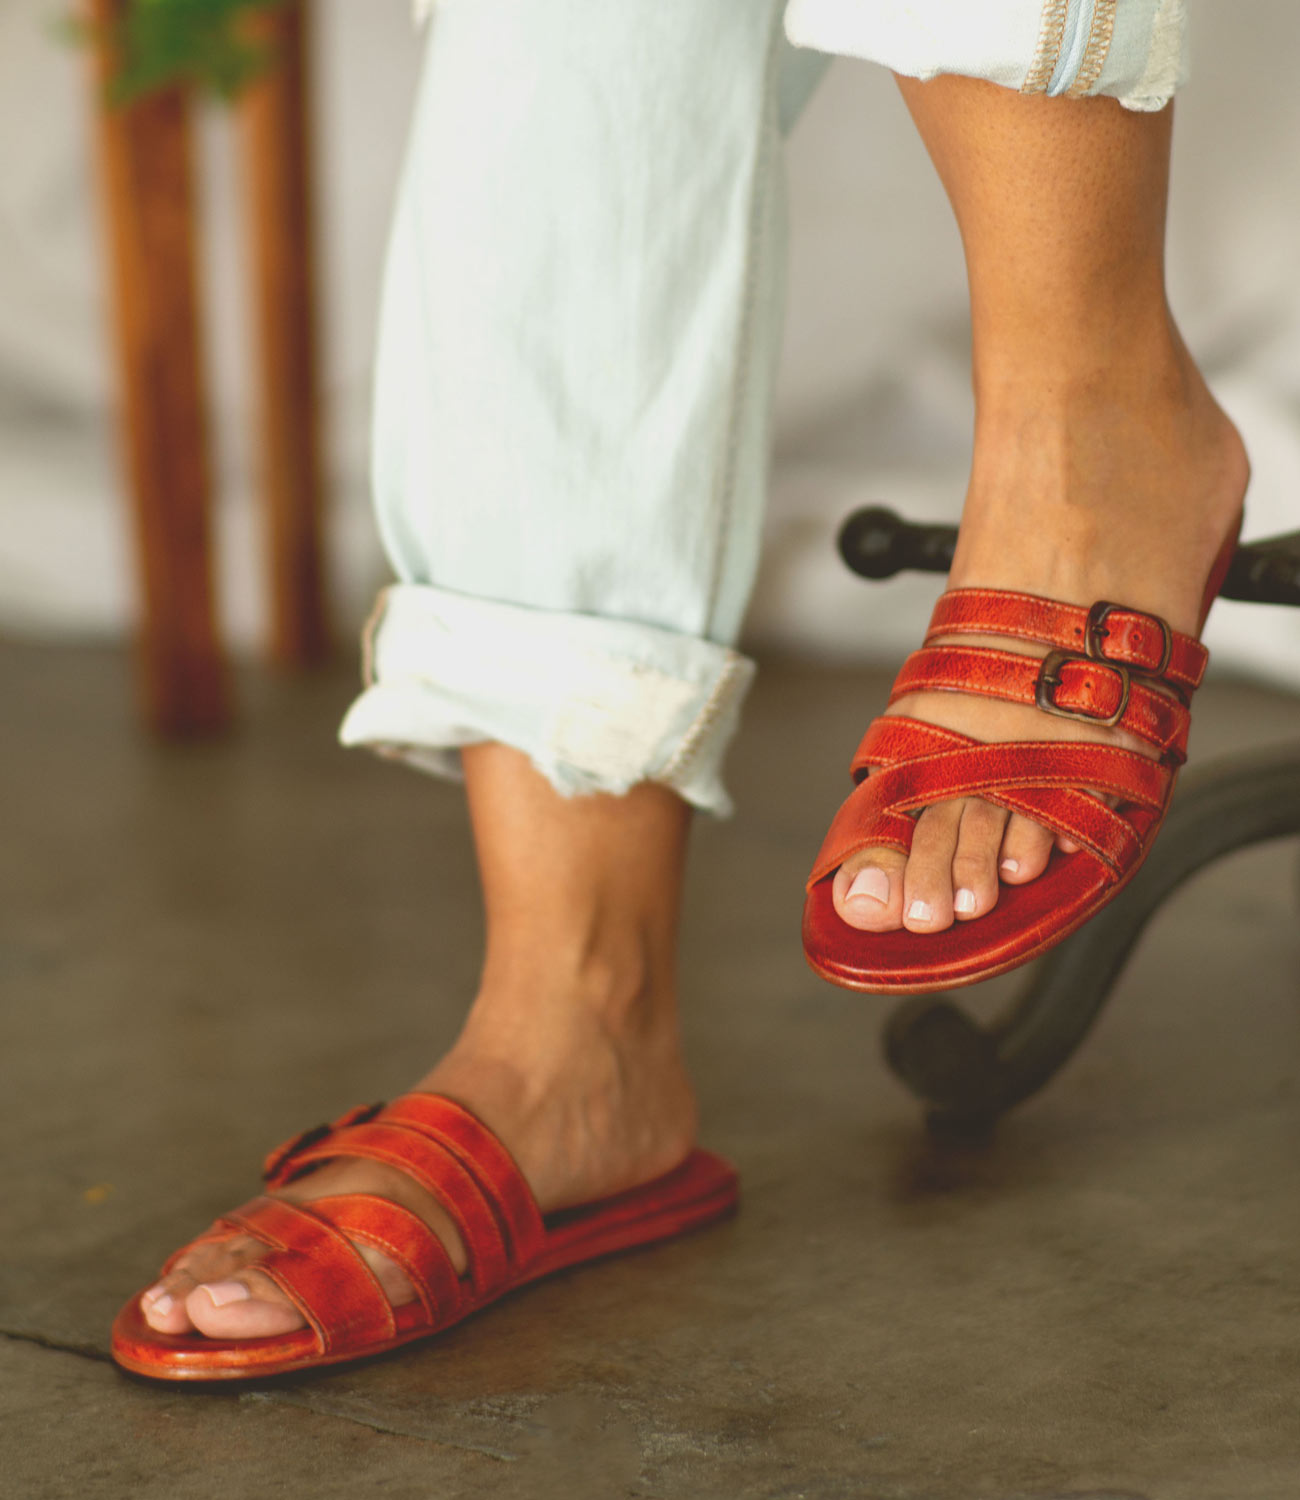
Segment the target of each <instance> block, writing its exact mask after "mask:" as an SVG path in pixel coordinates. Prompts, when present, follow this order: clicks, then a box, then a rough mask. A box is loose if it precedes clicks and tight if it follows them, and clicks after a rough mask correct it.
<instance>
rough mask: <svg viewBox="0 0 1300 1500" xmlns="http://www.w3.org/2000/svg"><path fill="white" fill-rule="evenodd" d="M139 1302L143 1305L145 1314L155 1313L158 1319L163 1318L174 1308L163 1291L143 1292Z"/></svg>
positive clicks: (169, 1298) (169, 1297)
mask: <svg viewBox="0 0 1300 1500" xmlns="http://www.w3.org/2000/svg"><path fill="white" fill-rule="evenodd" d="M140 1300H141V1301H142V1302H143V1303H144V1305H145V1310H146V1311H147V1312H151V1313H157V1314H158V1316H159V1317H160V1318H165V1317H166V1316H167V1314H168V1313H169V1312H171V1310H172V1308H173V1307H174V1306H175V1303H173V1301H172V1299H171V1296H170V1295H169V1294H168V1293H167V1292H163V1291H154V1292H145V1294H144V1295H143V1296H142V1297H141V1299H140Z"/></svg>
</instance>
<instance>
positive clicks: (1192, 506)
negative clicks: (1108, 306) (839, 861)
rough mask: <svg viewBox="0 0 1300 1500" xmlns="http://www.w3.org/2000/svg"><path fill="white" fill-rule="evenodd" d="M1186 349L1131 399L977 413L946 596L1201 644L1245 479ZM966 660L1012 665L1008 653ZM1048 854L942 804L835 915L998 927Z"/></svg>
mask: <svg viewBox="0 0 1300 1500" xmlns="http://www.w3.org/2000/svg"><path fill="white" fill-rule="evenodd" d="M1174 339H1175V345H1174V349H1173V352H1172V355H1171V357H1170V359H1169V360H1168V361H1166V368H1164V369H1163V370H1156V371H1154V372H1148V373H1149V378H1135V379H1132V380H1131V384H1130V385H1129V386H1128V388H1123V387H1122V386H1121V384H1120V382H1119V379H1118V377H1117V378H1116V379H1115V380H1108V381H1107V383H1106V384H1105V386H1104V387H1103V388H1101V389H1098V388H1096V387H1095V386H1094V387H1093V388H1091V389H1084V390H1081V391H1076V392H1062V391H1061V389H1059V388H1057V389H1055V390H1052V389H1050V388H1049V389H1048V390H1046V391H1044V392H1041V393H1040V392H1037V391H1035V392H1034V393H1033V399H1032V400H1028V401H1027V400H1025V399H1024V392H1023V391H1020V392H1018V393H1017V395H1016V398H1015V399H1014V400H1009V401H1005V402H998V401H991V402H990V401H986V402H984V403H982V406H981V410H980V416H979V422H978V425H977V433H976V444H975V458H974V464H973V468H972V477H971V484H970V489H969V492H968V495H967V500H966V506H965V510H964V513H963V517H962V524H961V531H960V534H959V541H958V547H957V553H956V557H955V559H954V563H953V568H952V572H951V574H950V576H949V581H948V586H949V587H950V588H972V587H985V588H1002V589H1012V590H1018V591H1020V592H1024V593H1032V594H1040V595H1045V596H1047V597H1049V598H1053V599H1058V600H1061V601H1062V602H1065V603H1070V604H1080V605H1084V606H1088V605H1091V604H1092V603H1094V602H1095V601H1096V600H1099V599H1107V600H1112V601H1115V602H1119V603H1124V604H1127V605H1130V606H1131V607H1133V608H1134V609H1140V610H1144V611H1147V612H1149V613H1154V614H1157V615H1161V616H1163V617H1164V619H1165V620H1166V621H1168V623H1169V624H1170V625H1171V626H1172V627H1173V628H1174V629H1175V630H1180V631H1183V632H1186V633H1187V634H1190V635H1197V634H1199V631H1200V623H1201V622H1200V614H1201V603H1202V594H1203V591H1204V588H1205V583H1206V579H1207V577H1208V575H1209V573H1210V570H1211V567H1212V565H1213V562H1214V559H1215V557H1216V556H1217V554H1218V552H1219V549H1220V547H1221V546H1222V544H1223V541H1224V538H1225V537H1226V536H1227V534H1228V533H1229V532H1230V531H1231V530H1232V528H1233V527H1234V526H1235V524H1236V519H1237V516H1238V514H1239V512H1240V510H1241V505H1242V500H1243V497H1244V495H1245V491H1246V483H1247V479H1248V477H1249V465H1248V462H1247V459H1246V453H1245V449H1244V448H1243V446H1242V443H1241V439H1240V437H1239V435H1238V433H1237V431H1236V429H1235V428H1234V427H1233V426H1232V424H1231V422H1229V420H1228V419H1227V417H1226V416H1225V415H1224V414H1223V412H1222V411H1221V410H1220V409H1219V407H1218V406H1217V405H1216V404H1215V402H1214V399H1213V397H1212V396H1211V395H1210V392H1209V391H1208V389H1207V388H1206V386H1205V383H1204V381H1203V380H1202V379H1201V376H1200V374H1199V372H1198V371H1197V370H1196V367H1195V366H1194V365H1193V364H1192V362H1191V359H1190V357H1189V356H1188V355H1187V354H1186V351H1185V350H1184V349H1183V348H1182V345H1181V343H1180V342H1177V336H1176V334H1175V335H1174ZM1129 373H1130V376H1133V375H1136V374H1137V373H1138V372H1129ZM962 643H963V644H965V645H968V646H969V645H989V646H994V647H997V648H999V649H1001V650H1004V651H1005V650H1011V649H1016V647H1015V646H1014V645H1013V643H1011V642H1009V641H1008V640H1006V639H1005V638H998V639H987V640H983V639H980V638H978V637H971V636H967V637H964V638H963V640H962ZM1019 649H1021V650H1023V651H1024V652H1026V653H1032V654H1036V655H1039V656H1042V655H1045V654H1046V650H1047V648H1046V647H1043V648H1040V649H1038V648H1035V647H1034V646H1033V645H1032V644H1030V643H1024V644H1022V645H1021V646H1020V647H1019ZM890 712H891V713H894V714H903V715H907V716H910V717H912V718H917V719H923V720H926V721H928V722H930V723H934V724H939V725H942V726H943V727H944V728H947V729H952V730H956V731H958V732H959V733H962V734H968V735H971V736H972V737H974V738H976V739H979V740H985V741H998V740H1012V739H1044V740H1046V739H1074V740H1080V739H1090V740H1095V741H1098V742H1110V743H1114V744H1120V745H1123V746H1125V747H1126V748H1128V749H1132V750H1137V751H1141V752H1143V753H1145V754H1148V755H1154V753H1155V752H1154V750H1153V749H1152V748H1151V747H1150V746H1148V745H1146V744H1145V742H1143V741H1140V740H1138V739H1136V738H1134V737H1133V736H1131V735H1127V734H1124V733H1123V732H1122V731H1119V730H1114V729H1105V728H1097V727H1093V726H1091V725H1086V724H1081V723H1079V722H1077V721H1071V722H1065V721H1062V720H1060V719H1057V718H1052V717H1049V716H1048V715H1045V714H1042V713H1040V712H1038V711H1037V710H1035V709H1033V708H1027V707H1023V706H1021V705H1017V704H1007V703H1002V702H998V701H995V700H986V699H983V700H982V699H975V698H972V697H969V696H967V695H962V694H945V693H933V692H931V693H916V694H912V695H909V696H908V697H905V698H902V699H900V700H899V701H898V702H897V703H896V704H894V705H893V707H892V708H891V709H890ZM1054 841H1055V835H1054V834H1053V833H1051V832H1050V831H1048V830H1047V829H1045V828H1042V827H1040V826H1039V825H1038V824H1036V823H1033V822H1031V821H1030V820H1029V819H1027V818H1025V817H1023V816H1021V815H1019V814H1008V813H1007V812H1006V811H1005V810H1004V809H1002V808H999V807H996V806H994V805H993V804H992V803H989V802H984V801H981V800H980V799H978V798H966V799H962V800H958V801H949V802H942V803H937V804H935V805H933V806H930V807H927V808H925V809H924V810H923V811H922V812H921V813H920V815H919V816H918V817H917V819H916V829H915V835H914V839H913V843H912V849H911V853H910V855H906V856H905V855H903V854H901V853H899V852H898V851H896V850H894V849H890V848H875V849H867V850H862V851H860V852H858V853H856V854H854V855H853V856H852V857H851V858H850V859H848V860H846V861H845V863H844V865H843V866H842V867H841V869H840V870H839V871H838V873H837V874H836V876H835V881H834V886H833V893H834V901H835V908H836V910H837V911H838V913H839V914H840V916H841V917H842V918H843V919H844V921H845V922H847V923H848V924H849V925H850V926H852V927H857V928H861V929H862V930H864V931H867V932H888V931H892V930H894V929H896V928H899V927H905V928H907V929H908V930H909V931H911V932H917V933H927V932H939V931H942V930H943V929H944V928H946V927H949V926H951V925H952V923H953V922H954V920H955V921H971V920H976V919H978V918H979V917H980V916H982V915H984V914H985V913H986V912H988V911H990V910H991V909H992V908H993V906H994V905H995V904H996V902H997V899H998V891H999V885H1000V883H1005V884H1009V885H1022V884H1024V883H1025V882H1027V881H1031V880H1035V879H1037V877H1038V876H1039V875H1041V874H1042V873H1043V871H1044V869H1045V868H1046V867H1047V862H1048V859H1049V857H1050V855H1051V852H1052V848H1053V844H1054ZM1064 847H1066V848H1067V850H1068V846H1064Z"/></svg>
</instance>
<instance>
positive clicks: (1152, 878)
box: [884, 745, 1300, 1134]
mask: <svg viewBox="0 0 1300 1500" xmlns="http://www.w3.org/2000/svg"><path fill="white" fill-rule="evenodd" d="M1289 834H1300V745H1284V746H1281V747H1273V748H1271V749H1268V750H1263V751H1258V752H1254V753H1251V754H1245V755H1234V756H1231V757H1229V758H1227V759H1225V760H1223V761H1220V762H1215V763H1211V764H1209V765H1206V766H1204V767H1200V768H1197V769H1195V770H1193V771H1190V772H1188V773H1187V774H1186V776H1185V777H1184V778H1182V780H1181V782H1180V786H1179V789H1178V792H1177V795H1176V796H1175V799H1174V804H1173V806H1172V808H1171V809H1170V812H1169V816H1168V817H1167V819H1166V820H1165V825H1164V828H1163V829H1162V830H1161V833H1160V837H1159V838H1158V839H1157V841H1156V844H1155V847H1154V848H1153V850H1152V852H1151V854H1150V855H1149V856H1148V858H1147V861H1146V863H1145V864H1144V865H1143V867H1142V869H1141V870H1140V871H1139V872H1138V874H1137V875H1136V876H1135V878H1134V880H1133V883H1132V885H1131V886H1129V888H1128V889H1127V890H1126V891H1125V892H1124V893H1123V895H1121V896H1120V897H1119V898H1118V899H1117V900H1116V901H1115V902H1114V903H1113V904H1112V905H1111V906H1109V907H1107V908H1106V909H1105V910H1104V911H1102V912H1101V913H1100V914H1099V915H1097V916H1096V917H1094V918H1093V919H1092V920H1091V921H1090V922H1089V923H1088V924H1087V926H1085V927H1083V928H1082V929H1080V931H1079V932H1077V933H1075V934H1074V936H1073V937H1071V938H1067V939H1066V941H1065V942H1064V943H1062V944H1061V945H1060V946H1059V947H1058V948H1056V949H1054V950H1053V951H1052V952H1051V953H1050V954H1048V955H1047V957H1046V958H1044V959H1042V960H1041V961H1040V962H1039V963H1038V964H1036V965H1035V966H1034V967H1033V968H1032V969H1030V970H1029V971H1027V972H1028V977H1027V979H1026V981H1025V983H1024V985H1023V987H1022V988H1021V991H1020V993H1019V994H1018V995H1017V997H1016V999H1015V1000H1014V1001H1013V1002H1012V1003H1011V1005H1010V1006H1009V1007H1008V1008H1007V1010H1006V1011H1005V1013H1004V1014H1003V1015H1002V1016H1001V1017H1000V1018H999V1019H998V1020H996V1021H995V1022H993V1023H992V1025H989V1026H982V1025H980V1024H979V1023H978V1022H976V1021H975V1020H974V1019H973V1018H972V1017H971V1016H970V1015H969V1014H968V1013H967V1012H966V1011H964V1010H962V1009H960V1008H959V1007H958V1006H957V1005H956V1004H955V1003H954V1002H953V1000H952V999H951V998H950V997H949V996H948V995H946V994H935V995H919V996H915V997H913V998H912V999H910V1000H908V1001H906V1002H904V1003H903V1004H902V1005H900V1006H899V1007H898V1009H897V1010H895V1011H894V1012H893V1014H892V1015H891V1017H890V1019H889V1021H888V1023H887V1024H886V1028H885V1034H884V1047H885V1055H886V1058H887V1059H888V1062H889V1065H890V1067H891V1068H892V1069H893V1071H894V1072H895V1073H896V1074H897V1075H898V1077H899V1078H900V1079H902V1081H903V1082H904V1083H905V1084H906V1085H907V1086H908V1088H910V1089H911V1090H912V1092H913V1093H914V1094H916V1095H917V1096H918V1097H919V1098H920V1099H922V1100H924V1101H925V1102H926V1103H927V1104H928V1105H929V1106H930V1113H929V1123H930V1125H931V1127H932V1128H934V1129H936V1130H942V1131H945V1132H954V1133H963V1134H964V1133H981V1132H983V1131H985V1130H987V1129H988V1128H989V1126H990V1125H991V1124H992V1123H993V1122H994V1121H995V1120H996V1119H997V1118H998V1116H999V1115H1001V1114H1003V1113H1005V1111H1007V1110H1008V1109H1011V1108H1012V1107H1013V1106H1015V1105H1017V1104H1019V1103H1020V1102H1021V1101H1022V1100H1024V1099H1027V1098H1029V1096H1030V1095H1031V1094H1033V1093H1035V1092H1037V1090H1039V1089H1040V1088H1042V1087H1043V1085H1044V1084H1046V1083H1047V1082H1048V1080H1049V1079H1050V1078H1052V1077H1053V1076H1054V1075H1055V1073H1056V1072H1057V1071H1058V1070H1059V1069H1060V1068H1061V1067H1062V1066H1063V1065H1064V1064H1065V1063H1066V1062H1067V1061H1068V1060H1069V1058H1070V1057H1071V1056H1072V1055H1073V1054H1074V1051H1075V1049H1076V1048H1077V1047H1078V1045H1079V1043H1080V1042H1081V1041H1082V1040H1083V1038H1084V1037H1085V1036H1086V1035H1087V1033H1088V1031H1089V1029H1090V1028H1091V1026H1092V1024H1093V1022H1094V1021H1095V1020H1096V1019H1097V1017H1098V1015H1100V1013H1101V1010H1102V1007H1103V1006H1104V1005H1105V1003H1106V1000H1107V998H1108V997H1109V995H1110V992H1111V989H1112V988H1113V986H1114V984H1115V981H1116V980H1117V979H1118V978H1119V975H1120V972H1121V971H1122V969H1123V967H1124V963H1125V961H1126V960H1127V958H1128V956H1129V953H1130V952H1131V951H1132V949H1133V946H1134V944H1135V943H1136V942H1137V939H1138V937H1139V936H1140V934H1141V932H1142V929H1143V928H1144V927H1145V926H1146V924H1147V922H1148V921H1149V920H1150V918H1151V917H1152V916H1153V915H1154V913H1155V912H1156V911H1157V910H1158V909H1159V907H1160V906H1161V904H1162V903H1163V902H1164V901H1165V900H1166V899H1167V898H1168V897H1169V896H1170V894H1171V893H1172V892H1173V891H1174V890H1175V889H1176V888H1177V887H1178V886H1179V885H1181V884H1182V883H1183V881H1184V880H1186V879H1187V878H1188V877H1189V876H1190V875H1193V874H1195V873H1196V871H1198V870H1200V869H1203V868H1204V867H1205V866H1206V865H1208V864H1210V863H1212V862H1213V861H1214V860H1216V859H1219V858H1220V857H1221V856H1222V855H1225V854H1229V853H1231V852H1232V851H1233V850H1235V849H1241V848H1244V847H1246V846H1248V845H1250V844H1257V843H1262V842H1264V841H1265V840H1268V839H1274V838H1282V837H1285V836H1287V835H1289Z"/></svg>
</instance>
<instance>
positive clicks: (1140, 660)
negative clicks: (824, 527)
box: [925, 589, 1210, 693]
mask: <svg viewBox="0 0 1300 1500" xmlns="http://www.w3.org/2000/svg"><path fill="white" fill-rule="evenodd" d="M950 635H1005V636H1012V637H1014V638H1016V639H1018V640H1023V641H1037V642H1039V643H1040V644H1042V645H1045V646H1055V647H1057V648H1058V649H1060V650H1063V651H1072V652H1076V653H1078V654H1080V655H1082V656H1087V657H1091V658H1093V659H1094V660H1097V661H1103V662H1110V663H1112V664H1113V665H1115V666H1121V667H1127V668H1128V669H1129V670H1130V671H1133V672H1141V673H1142V674H1143V675H1144V676H1148V677H1157V678H1159V679H1160V680H1161V681H1163V682H1167V683H1169V684H1170V686H1172V687H1175V688H1178V689H1179V690H1180V691H1182V692H1186V693H1191V692H1194V691H1195V690H1196V689H1197V688H1198V687H1200V685H1201V681H1202V679H1203V678H1204V676H1205V667H1206V663H1207V662H1208V661H1209V659H1210V653H1209V651H1207V650H1206V648H1205V647H1204V646H1203V645H1202V644H1201V643H1200V641H1198V640H1197V639H1196V638H1195V636H1190V635H1184V634H1183V633H1182V632H1181V631H1178V630H1172V629H1170V627H1169V626H1168V625H1167V624H1166V623H1165V621H1164V620H1162V619H1161V618H1160V616H1159V615H1153V614H1148V613H1147V612H1145V611H1143V610H1139V609H1130V608H1128V607H1127V606H1126V605H1122V604H1112V603H1110V602H1108V601H1106V600H1099V601H1098V602H1097V603H1096V604H1094V605H1092V606H1091V608H1087V609H1085V608H1084V607H1083V606H1082V605H1078V604H1061V603H1059V602H1058V601H1057V600H1055V599H1043V598H1040V597H1039V596H1038V595H1037V594H1020V593H1015V592H1013V591H1011V590H1009V589H950V590H949V591H948V592H947V593H946V594H943V595H941V596H940V599H939V601H938V603H937V604H936V605H935V607H934V613H933V614H932V615H931V616H930V625H929V629H928V630H927V631H926V637H925V639H926V644H927V645H929V644H930V643H931V641H933V640H934V639H935V638H936V637H940V636H950Z"/></svg>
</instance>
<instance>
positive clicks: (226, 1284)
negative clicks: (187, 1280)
mask: <svg viewBox="0 0 1300 1500" xmlns="http://www.w3.org/2000/svg"><path fill="white" fill-rule="evenodd" d="M199 1291H201V1292H206V1293H207V1294H208V1296H209V1297H211V1298H212V1302H213V1305H214V1306H216V1307H224V1306H225V1305H226V1303H227V1302H246V1301H247V1300H248V1299H249V1298H250V1297H251V1296H252V1295H253V1294H252V1292H250V1291H249V1290H248V1288H247V1287H246V1286H245V1285H244V1283H243V1282H242V1281H212V1282H206V1283H205V1284H204V1285H203V1286H201V1287H200V1288H199Z"/></svg>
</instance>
